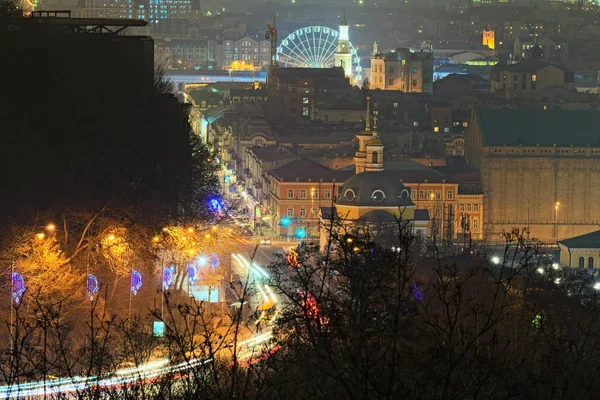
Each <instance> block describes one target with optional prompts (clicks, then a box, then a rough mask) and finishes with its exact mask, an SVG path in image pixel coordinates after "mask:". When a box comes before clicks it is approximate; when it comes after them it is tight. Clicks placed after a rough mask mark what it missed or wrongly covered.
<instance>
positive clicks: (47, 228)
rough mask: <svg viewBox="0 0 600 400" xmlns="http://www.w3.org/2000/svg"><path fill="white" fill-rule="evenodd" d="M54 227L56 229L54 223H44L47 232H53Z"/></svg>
mask: <svg viewBox="0 0 600 400" xmlns="http://www.w3.org/2000/svg"><path fill="white" fill-rule="evenodd" d="M55 229H56V225H54V224H48V225H46V230H47V231H49V232H54V230H55Z"/></svg>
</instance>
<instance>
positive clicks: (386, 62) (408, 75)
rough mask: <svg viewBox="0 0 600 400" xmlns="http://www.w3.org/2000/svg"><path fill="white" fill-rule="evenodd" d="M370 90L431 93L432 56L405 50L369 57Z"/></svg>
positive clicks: (428, 53)
mask: <svg viewBox="0 0 600 400" xmlns="http://www.w3.org/2000/svg"><path fill="white" fill-rule="evenodd" d="M370 85H371V88H372V89H382V90H400V91H402V92H417V93H433V54H432V53H430V52H425V51H419V52H412V51H410V50H409V49H406V48H397V49H396V50H394V51H392V52H389V53H385V54H375V55H373V56H372V57H371V80H370Z"/></svg>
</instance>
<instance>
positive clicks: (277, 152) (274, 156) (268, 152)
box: [252, 145, 294, 162]
mask: <svg viewBox="0 0 600 400" xmlns="http://www.w3.org/2000/svg"><path fill="white" fill-rule="evenodd" d="M252 152H253V153H254V155H255V156H256V157H257V158H258V159H260V160H263V161H267V162H276V161H281V160H286V159H291V158H293V157H294V155H293V154H292V153H291V152H290V151H289V150H288V149H287V148H285V147H281V146H277V145H275V146H264V147H261V146H255V147H252Z"/></svg>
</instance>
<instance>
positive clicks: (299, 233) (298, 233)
mask: <svg viewBox="0 0 600 400" xmlns="http://www.w3.org/2000/svg"><path fill="white" fill-rule="evenodd" d="M304 236H306V230H304V228H300V229H298V230H297V231H296V237H297V238H298V239H302V238H303V237H304Z"/></svg>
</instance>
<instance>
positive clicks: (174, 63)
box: [154, 38, 215, 70]
mask: <svg viewBox="0 0 600 400" xmlns="http://www.w3.org/2000/svg"><path fill="white" fill-rule="evenodd" d="M154 46H155V47H154V48H155V54H156V61H157V63H159V62H160V63H162V64H160V65H162V66H165V64H166V65H167V68H169V69H183V70H194V69H200V68H213V67H214V65H215V41H214V40H210V39H169V38H167V39H163V40H157V41H156V42H155V44H154Z"/></svg>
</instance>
